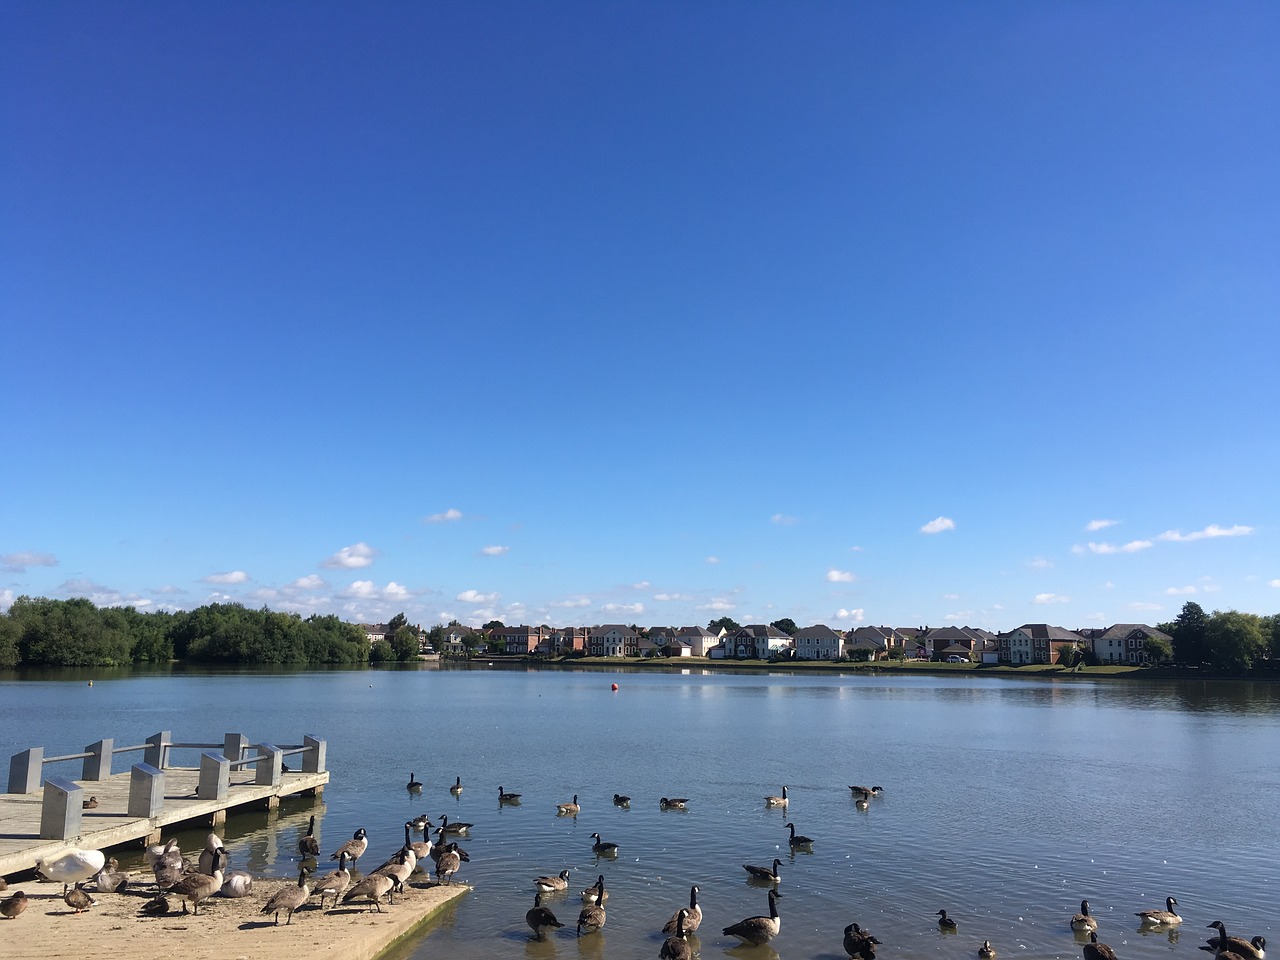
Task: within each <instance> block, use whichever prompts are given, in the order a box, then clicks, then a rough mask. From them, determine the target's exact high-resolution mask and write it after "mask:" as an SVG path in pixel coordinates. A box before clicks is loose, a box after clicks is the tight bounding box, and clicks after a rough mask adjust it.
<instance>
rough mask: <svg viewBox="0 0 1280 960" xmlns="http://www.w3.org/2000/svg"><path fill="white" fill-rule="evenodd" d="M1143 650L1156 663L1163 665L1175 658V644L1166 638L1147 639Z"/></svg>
mask: <svg viewBox="0 0 1280 960" xmlns="http://www.w3.org/2000/svg"><path fill="white" fill-rule="evenodd" d="M1142 649H1143V650H1145V651H1146V653H1147V656H1148V657H1150V658H1151V659H1152V660H1153V661H1154V662H1155V663H1161V662H1163V661H1165V660H1168V659H1169V658H1170V657H1172V656H1173V644H1172V643H1171V642H1169V641H1168V640H1166V639H1165V638H1164V637H1147V639H1146V640H1145V641H1143V644H1142Z"/></svg>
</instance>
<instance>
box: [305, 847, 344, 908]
mask: <svg viewBox="0 0 1280 960" xmlns="http://www.w3.org/2000/svg"><path fill="white" fill-rule="evenodd" d="M350 885H351V871H350V870H348V869H347V855H346V853H343V854H342V857H341V859H339V860H338V869H337V870H334V871H332V872H331V873H326V874H325V875H324V876H323V877H321V878H320V879H319V880H317V881H316V882H315V885H314V886H313V887H312V888H311V892H312V893H313V894H315V893H318V894H320V909H321V910H323V909H324V898H325V897H327V896H332V897H333V905H334V906H335V907H336V906H337V905H338V898H339V897H340V896H342V895H343V894H344V893H346V892H347V887H349V886H350Z"/></svg>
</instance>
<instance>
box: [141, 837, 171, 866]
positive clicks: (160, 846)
mask: <svg viewBox="0 0 1280 960" xmlns="http://www.w3.org/2000/svg"><path fill="white" fill-rule="evenodd" d="M168 849H169V844H167V843H151V844H148V845H147V848H146V849H145V850H143V852H142V856H143V858H144V859H145V860H146V861H147V866H148V867H155V865H156V861H157V860H159V859H160V858H161V857H162V856H164V852H165V851H166V850H168Z"/></svg>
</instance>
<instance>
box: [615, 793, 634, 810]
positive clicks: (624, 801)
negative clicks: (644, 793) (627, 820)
mask: <svg viewBox="0 0 1280 960" xmlns="http://www.w3.org/2000/svg"><path fill="white" fill-rule="evenodd" d="M613 805H614V806H615V807H629V806H631V798H630V797H627V796H623V795H622V794H621V793H615V794H614V795H613Z"/></svg>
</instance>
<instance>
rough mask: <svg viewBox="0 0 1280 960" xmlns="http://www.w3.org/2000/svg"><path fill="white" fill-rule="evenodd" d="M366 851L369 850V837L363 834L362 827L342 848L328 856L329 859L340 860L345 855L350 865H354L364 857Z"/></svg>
mask: <svg viewBox="0 0 1280 960" xmlns="http://www.w3.org/2000/svg"><path fill="white" fill-rule="evenodd" d="M368 849H369V835H368V834H367V833H365V830H364V827H361V828H360V829H359V830H357V831H356V832H355V833H354V834H352V836H351V839H350V840H348V841H347V842H346V843H344V844H343V845H342V846H340V847H338V849H337V850H335V851H334V852H333V853H331V854H329V859H330V860H341V857H342V854H344V853H345V854H346V855H347V859H348V860H350V861H351V862H352V863H355V862H356V861H357V860H359V859H360V858H361V857H362V856H364V852H365V851H366V850H368Z"/></svg>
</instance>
